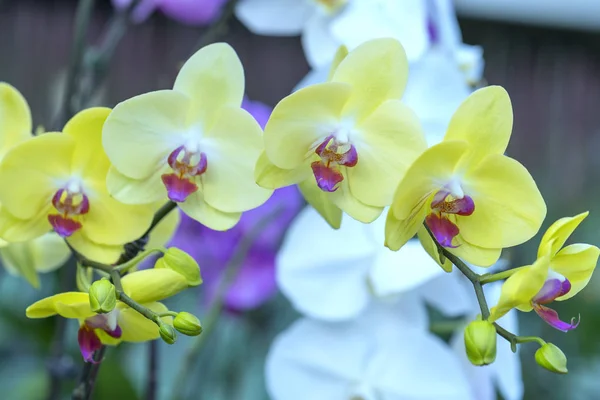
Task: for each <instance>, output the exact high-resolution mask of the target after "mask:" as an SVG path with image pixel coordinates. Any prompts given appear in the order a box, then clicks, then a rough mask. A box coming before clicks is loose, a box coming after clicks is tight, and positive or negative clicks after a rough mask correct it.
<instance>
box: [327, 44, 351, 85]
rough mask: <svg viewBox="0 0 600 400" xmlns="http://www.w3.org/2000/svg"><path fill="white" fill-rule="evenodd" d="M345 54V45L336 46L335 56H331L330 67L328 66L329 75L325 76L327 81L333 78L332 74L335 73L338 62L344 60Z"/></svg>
mask: <svg viewBox="0 0 600 400" xmlns="http://www.w3.org/2000/svg"><path fill="white" fill-rule="evenodd" d="M347 55H348V48H347V47H346V46H344V45H342V46H340V47H338V49H337V51H336V52H335V56H333V61H332V62H331V67H329V76H328V77H327V80H328V81H331V80H332V79H333V75H334V74H335V71H336V69H337V67H339V65H340V63H341V62H342V61H344V59H345V58H346V56H347Z"/></svg>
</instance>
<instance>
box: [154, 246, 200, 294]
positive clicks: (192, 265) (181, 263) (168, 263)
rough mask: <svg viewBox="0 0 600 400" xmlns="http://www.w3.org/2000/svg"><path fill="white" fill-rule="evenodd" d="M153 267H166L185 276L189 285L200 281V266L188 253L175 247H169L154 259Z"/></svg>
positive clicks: (198, 283)
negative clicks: (159, 256)
mask: <svg viewBox="0 0 600 400" xmlns="http://www.w3.org/2000/svg"><path fill="white" fill-rule="evenodd" d="M154 268H168V269H171V270H173V271H175V272H177V273H179V274H181V275H183V276H184V277H185V279H186V280H187V282H188V285H190V286H198V285H200V284H201V283H202V277H201V276H200V266H198V263H197V262H196V260H194V259H193V258H192V256H190V255H189V254H188V253H186V252H185V251H183V250H180V249H178V248H177V247H170V248H168V249H167V251H166V252H165V255H164V256H163V257H161V258H159V259H158V261H156V265H155V266H154Z"/></svg>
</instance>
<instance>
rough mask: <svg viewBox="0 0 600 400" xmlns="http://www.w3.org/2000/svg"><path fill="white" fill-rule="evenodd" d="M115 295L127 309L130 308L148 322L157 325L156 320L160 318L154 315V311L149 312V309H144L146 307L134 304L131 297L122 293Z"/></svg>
mask: <svg viewBox="0 0 600 400" xmlns="http://www.w3.org/2000/svg"><path fill="white" fill-rule="evenodd" d="M117 295H118V297H119V300H121V301H122V302H123V303H125V304H127V306H128V307H130V308H132V309H134V310H135V311H137V312H139V313H140V314H142V315H143V316H144V317H146V318H148V319H149V320H150V321H152V322H154V323H156V324H158V320H159V318H160V317H159V316H158V314H157V313H155V312H154V311H152V310H150V309H149V308H146V307H144V306H142V305H141V304H139V303H138V302H136V301H135V300H133V299H132V298H131V297H129V296H127V295H126V294H125V293H124V292H122V291H118V292H117Z"/></svg>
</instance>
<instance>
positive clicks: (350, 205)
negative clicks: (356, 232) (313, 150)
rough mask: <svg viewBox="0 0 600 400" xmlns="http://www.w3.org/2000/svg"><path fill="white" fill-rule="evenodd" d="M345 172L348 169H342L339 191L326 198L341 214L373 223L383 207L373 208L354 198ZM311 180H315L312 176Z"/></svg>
mask: <svg viewBox="0 0 600 400" xmlns="http://www.w3.org/2000/svg"><path fill="white" fill-rule="evenodd" d="M347 170H348V168H343V169H342V175H343V176H344V180H343V181H342V182H341V183H340V184H339V189H338V190H336V191H335V192H333V193H328V194H327V196H328V197H329V198H330V199H331V201H332V202H333V204H335V205H336V206H337V207H339V208H340V209H341V210H342V211H343V212H345V213H346V214H348V215H349V216H351V217H352V218H354V219H355V220H357V221H360V222H364V223H365V224H369V223H371V222H373V221H375V220H376V219H377V218H378V217H379V216H380V215H381V213H382V212H383V208H384V207H374V206H371V205H369V204H365V203H363V202H361V201H360V200H358V199H357V198H356V197H354V195H353V194H352V192H351V191H350V186H349V182H348V181H349V179H348V175H347ZM313 179H315V178H314V176H313ZM316 185H317V182H316V180H315V186H316Z"/></svg>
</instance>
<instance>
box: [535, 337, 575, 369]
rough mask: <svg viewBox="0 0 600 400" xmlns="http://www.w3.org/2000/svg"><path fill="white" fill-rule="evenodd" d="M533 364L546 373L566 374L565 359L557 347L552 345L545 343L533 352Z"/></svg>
mask: <svg viewBox="0 0 600 400" xmlns="http://www.w3.org/2000/svg"><path fill="white" fill-rule="evenodd" d="M535 362H537V363H538V365H539V366H541V367H544V368H546V369H547V370H548V371H551V372H555V373H557V374H566V373H567V372H569V371H568V370H567V357H566V356H565V353H563V352H562V350H561V349H559V348H558V347H557V346H555V345H553V344H552V343H546V344H544V345H543V346H542V347H540V348H539V349H538V350H537V351H536V352H535Z"/></svg>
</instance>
